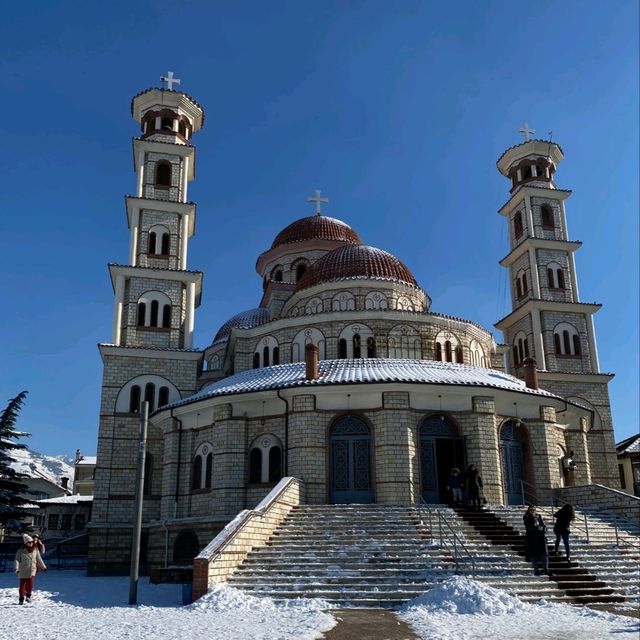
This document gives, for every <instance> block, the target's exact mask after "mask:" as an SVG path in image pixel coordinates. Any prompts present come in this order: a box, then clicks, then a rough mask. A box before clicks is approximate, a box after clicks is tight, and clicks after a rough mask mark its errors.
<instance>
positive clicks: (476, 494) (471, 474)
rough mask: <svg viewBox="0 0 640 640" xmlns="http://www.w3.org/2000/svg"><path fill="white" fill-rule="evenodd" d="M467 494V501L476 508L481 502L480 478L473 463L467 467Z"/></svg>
mask: <svg viewBox="0 0 640 640" xmlns="http://www.w3.org/2000/svg"><path fill="white" fill-rule="evenodd" d="M466 479H467V496H468V497H469V503H470V504H471V506H472V507H476V509H479V508H480V505H481V504H482V478H481V477H480V472H479V471H478V467H476V465H475V464H470V465H469V468H468V469H467V478H466Z"/></svg>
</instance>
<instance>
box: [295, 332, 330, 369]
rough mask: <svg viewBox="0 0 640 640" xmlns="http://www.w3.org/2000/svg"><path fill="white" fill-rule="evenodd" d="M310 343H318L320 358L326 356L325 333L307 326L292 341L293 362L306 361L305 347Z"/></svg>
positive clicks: (322, 358)
mask: <svg viewBox="0 0 640 640" xmlns="http://www.w3.org/2000/svg"><path fill="white" fill-rule="evenodd" d="M308 344H315V345H318V360H324V359H325V358H326V349H325V339H324V334H323V333H322V331H320V329H316V328H315V327H307V328H306V329H302V331H299V332H298V333H297V334H296V336H295V338H294V339H293V342H292V343H291V362H304V357H305V356H304V348H305V346H306V345H308Z"/></svg>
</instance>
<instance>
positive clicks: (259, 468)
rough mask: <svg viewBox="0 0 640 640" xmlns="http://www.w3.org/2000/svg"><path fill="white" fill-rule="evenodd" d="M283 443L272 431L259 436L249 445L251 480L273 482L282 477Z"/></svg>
mask: <svg viewBox="0 0 640 640" xmlns="http://www.w3.org/2000/svg"><path fill="white" fill-rule="evenodd" d="M282 458H283V456H282V443H281V442H280V439H279V438H278V437H277V436H275V435H273V434H272V433H264V434H262V435H260V436H258V437H257V438H256V439H255V440H254V441H253V442H252V443H251V446H250V447H249V482H250V483H252V484H267V483H270V484H273V483H276V482H278V481H279V480H280V478H282Z"/></svg>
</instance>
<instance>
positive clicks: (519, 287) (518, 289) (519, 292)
mask: <svg viewBox="0 0 640 640" xmlns="http://www.w3.org/2000/svg"><path fill="white" fill-rule="evenodd" d="M516 293H517V294H518V299H520V298H522V285H521V284H520V278H516Z"/></svg>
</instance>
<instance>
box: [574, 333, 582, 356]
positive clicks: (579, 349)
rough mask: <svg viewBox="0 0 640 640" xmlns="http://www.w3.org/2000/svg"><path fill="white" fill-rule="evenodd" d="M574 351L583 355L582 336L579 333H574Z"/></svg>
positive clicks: (578, 354)
mask: <svg viewBox="0 0 640 640" xmlns="http://www.w3.org/2000/svg"><path fill="white" fill-rule="evenodd" d="M573 353H575V354H576V355H577V356H580V355H582V347H581V346H580V336H579V335H578V334H577V333H574V334H573Z"/></svg>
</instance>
